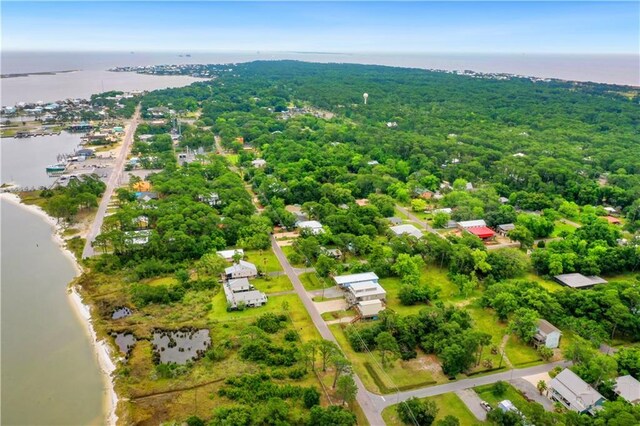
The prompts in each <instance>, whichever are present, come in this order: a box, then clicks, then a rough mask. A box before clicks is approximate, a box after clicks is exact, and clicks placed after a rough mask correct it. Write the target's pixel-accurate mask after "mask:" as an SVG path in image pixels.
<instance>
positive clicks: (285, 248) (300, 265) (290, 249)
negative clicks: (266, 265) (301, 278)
mask: <svg viewBox="0 0 640 426" xmlns="http://www.w3.org/2000/svg"><path fill="white" fill-rule="evenodd" d="M280 248H281V249H282V252H283V253H284V255H285V256H287V259H289V255H290V254H291V253H293V252H294V251H295V250H294V248H293V247H292V246H283V247H280ZM289 263H291V266H293V267H294V268H304V267H305V265H304V263H293V262H291V261H289Z"/></svg>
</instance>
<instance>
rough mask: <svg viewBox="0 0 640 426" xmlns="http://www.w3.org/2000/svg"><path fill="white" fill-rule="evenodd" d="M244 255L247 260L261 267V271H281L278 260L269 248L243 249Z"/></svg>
mask: <svg viewBox="0 0 640 426" xmlns="http://www.w3.org/2000/svg"><path fill="white" fill-rule="evenodd" d="M244 257H245V259H246V260H247V261H248V262H251V263H253V264H254V265H256V267H258V268H261V269H262V271H263V272H278V271H282V268H281V267H280V262H278V258H277V257H276V255H275V254H274V253H273V251H272V250H271V248H269V249H268V250H245V252H244Z"/></svg>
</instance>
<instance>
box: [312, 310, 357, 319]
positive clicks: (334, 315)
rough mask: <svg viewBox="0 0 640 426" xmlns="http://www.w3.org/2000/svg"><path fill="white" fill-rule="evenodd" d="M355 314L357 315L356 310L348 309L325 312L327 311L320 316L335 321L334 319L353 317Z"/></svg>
mask: <svg viewBox="0 0 640 426" xmlns="http://www.w3.org/2000/svg"><path fill="white" fill-rule="evenodd" d="M355 315H356V312H355V311H354V310H351V309H350V310H347V311H333V312H325V313H323V314H321V315H320V316H321V317H322V319H323V320H325V321H333V320H337V319H340V318H344V317H353V316H355Z"/></svg>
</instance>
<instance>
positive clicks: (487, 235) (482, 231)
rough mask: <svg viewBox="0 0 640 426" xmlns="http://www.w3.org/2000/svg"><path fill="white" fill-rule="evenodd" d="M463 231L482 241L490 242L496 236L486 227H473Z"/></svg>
mask: <svg viewBox="0 0 640 426" xmlns="http://www.w3.org/2000/svg"><path fill="white" fill-rule="evenodd" d="M465 231H467V232H468V233H470V234H473V235H475V236H476V237H478V238H480V239H481V240H483V241H487V240H490V239H492V238H493V237H495V236H496V233H495V232H493V230H492V229H491V228H489V227H488V226H475V227H473V228H467V229H465Z"/></svg>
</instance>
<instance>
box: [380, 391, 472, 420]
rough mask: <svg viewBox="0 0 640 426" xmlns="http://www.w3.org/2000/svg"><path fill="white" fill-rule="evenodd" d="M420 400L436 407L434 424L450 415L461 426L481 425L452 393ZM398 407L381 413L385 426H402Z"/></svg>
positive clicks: (395, 405)
mask: <svg viewBox="0 0 640 426" xmlns="http://www.w3.org/2000/svg"><path fill="white" fill-rule="evenodd" d="M421 400H422V401H433V402H435V403H436V407H438V414H437V415H436V419H435V420H436V422H437V421H439V420H442V419H443V418H445V417H446V416H449V415H451V416H455V417H457V418H458V420H460V424H461V425H463V426H476V425H481V424H483V422H481V421H479V420H478V419H476V417H475V416H474V415H473V413H471V411H470V410H469V409H468V408H467V406H466V405H465V403H464V402H463V401H462V400H461V399H460V398H459V397H458V395H456V394H455V393H453V392H449V393H445V394H442V395H437V396H432V397H429V398H421ZM398 405H399V404H394V405H390V406H389V407H387V408H385V409H384V411H382V418H383V419H384V421H385V423H386V424H387V425H401V424H403V423H402V420H400V417H398V411H397V409H398Z"/></svg>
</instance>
